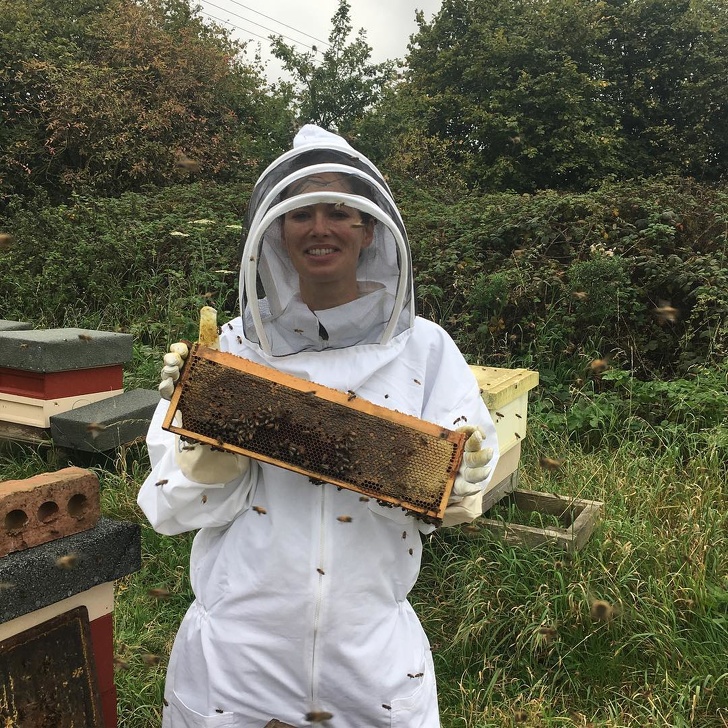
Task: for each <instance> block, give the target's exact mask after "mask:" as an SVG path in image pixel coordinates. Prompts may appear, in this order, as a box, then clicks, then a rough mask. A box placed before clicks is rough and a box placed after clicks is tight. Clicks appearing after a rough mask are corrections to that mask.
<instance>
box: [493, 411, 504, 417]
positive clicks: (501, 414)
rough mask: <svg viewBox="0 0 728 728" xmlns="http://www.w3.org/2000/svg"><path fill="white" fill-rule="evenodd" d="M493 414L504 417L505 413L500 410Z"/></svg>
mask: <svg viewBox="0 0 728 728" xmlns="http://www.w3.org/2000/svg"><path fill="white" fill-rule="evenodd" d="M495 416H496V417H505V415H504V414H503V413H502V412H496V413H495Z"/></svg>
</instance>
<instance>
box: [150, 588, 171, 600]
mask: <svg viewBox="0 0 728 728" xmlns="http://www.w3.org/2000/svg"><path fill="white" fill-rule="evenodd" d="M147 594H148V595H149V596H150V597H152V598H153V599H169V597H170V595H171V592H170V591H169V589H165V588H164V587H163V586H158V587H153V588H152V589H147Z"/></svg>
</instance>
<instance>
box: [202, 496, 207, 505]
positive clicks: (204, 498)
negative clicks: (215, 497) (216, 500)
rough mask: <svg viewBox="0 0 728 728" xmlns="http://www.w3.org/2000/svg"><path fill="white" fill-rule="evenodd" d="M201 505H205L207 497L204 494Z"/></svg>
mask: <svg viewBox="0 0 728 728" xmlns="http://www.w3.org/2000/svg"><path fill="white" fill-rule="evenodd" d="M202 503H203V504H205V503H207V496H206V495H205V494H204V493H203V494H202Z"/></svg>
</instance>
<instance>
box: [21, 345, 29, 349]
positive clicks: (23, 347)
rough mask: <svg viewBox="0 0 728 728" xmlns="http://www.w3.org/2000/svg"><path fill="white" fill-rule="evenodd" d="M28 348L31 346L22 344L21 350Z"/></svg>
mask: <svg viewBox="0 0 728 728" xmlns="http://www.w3.org/2000/svg"><path fill="white" fill-rule="evenodd" d="M28 346H29V345H28V344H20V348H21V349H27V348H28Z"/></svg>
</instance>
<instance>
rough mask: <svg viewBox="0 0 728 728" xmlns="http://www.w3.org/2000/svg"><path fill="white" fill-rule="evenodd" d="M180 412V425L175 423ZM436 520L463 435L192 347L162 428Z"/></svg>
mask: <svg viewBox="0 0 728 728" xmlns="http://www.w3.org/2000/svg"><path fill="white" fill-rule="evenodd" d="M177 412H180V413H181V415H182V418H181V420H182V425H181V426H180V425H179V420H176V422H177V424H175V415H176V414H177ZM162 426H163V427H164V429H166V430H169V431H171V432H175V433H177V434H179V435H181V436H183V437H186V438H189V439H191V440H196V441H198V442H203V443H207V444H209V445H212V446H213V447H217V448H220V449H221V450H224V451H227V452H234V453H238V454H243V455H248V456H250V457H252V458H255V459H256V460H260V461H262V462H266V463H272V464H274V465H278V466H280V467H283V468H287V469H288V470H293V471H295V472H298V473H302V474H304V475H307V476H308V477H309V478H310V479H312V480H314V481H325V482H328V483H333V484H334V485H337V486H339V487H342V488H346V489H349V490H354V491H357V492H359V493H362V494H364V495H367V496H369V497H371V498H374V499H376V500H378V501H379V502H380V503H382V504H383V505H392V506H399V507H401V508H404V509H405V510H407V511H409V512H411V513H412V514H414V515H415V516H417V517H419V518H422V519H424V520H427V521H430V522H434V523H439V522H440V521H441V520H442V517H443V514H444V511H445V507H446V506H447V500H448V498H449V496H450V492H451V490H452V485H453V481H454V479H455V475H456V474H457V471H458V468H459V466H460V460H461V458H462V451H463V446H464V441H465V439H466V437H465V435H463V434H462V433H458V432H453V431H451V430H447V429H445V428H442V427H439V426H438V425H435V424H432V423H430V422H425V421H424V420H420V419H417V418H416V417H412V416H410V415H405V414H402V413H400V412H395V411H394V410H390V409H387V408H386V407H379V406H377V405H375V404H373V403H371V402H368V401H366V400H364V399H361V398H360V397H357V396H356V394H355V393H354V392H340V391H338V390H336V389H331V388H329V387H324V386H321V385H318V384H315V383H313V382H309V381H307V380H305V379H299V378H297V377H293V376H291V375H289V374H285V373H283V372H279V371H277V370H275V369H272V368H270V367H266V366H262V365H260V364H256V363H254V362H251V361H248V360H247V359H243V358H242V357H239V356H235V355H233V354H228V353H224V352H219V351H215V350H213V349H209V348H207V347H204V346H200V345H199V344H196V345H195V346H193V348H192V350H191V351H190V355H189V357H188V359H187V363H186V365H185V368H184V370H183V374H182V377H181V379H180V384H179V385H178V386H177V387H176V388H175V393H174V396H173V397H172V401H171V403H170V407H169V410H168V412H167V415H166V417H165V420H164V423H163V425H162Z"/></svg>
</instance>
